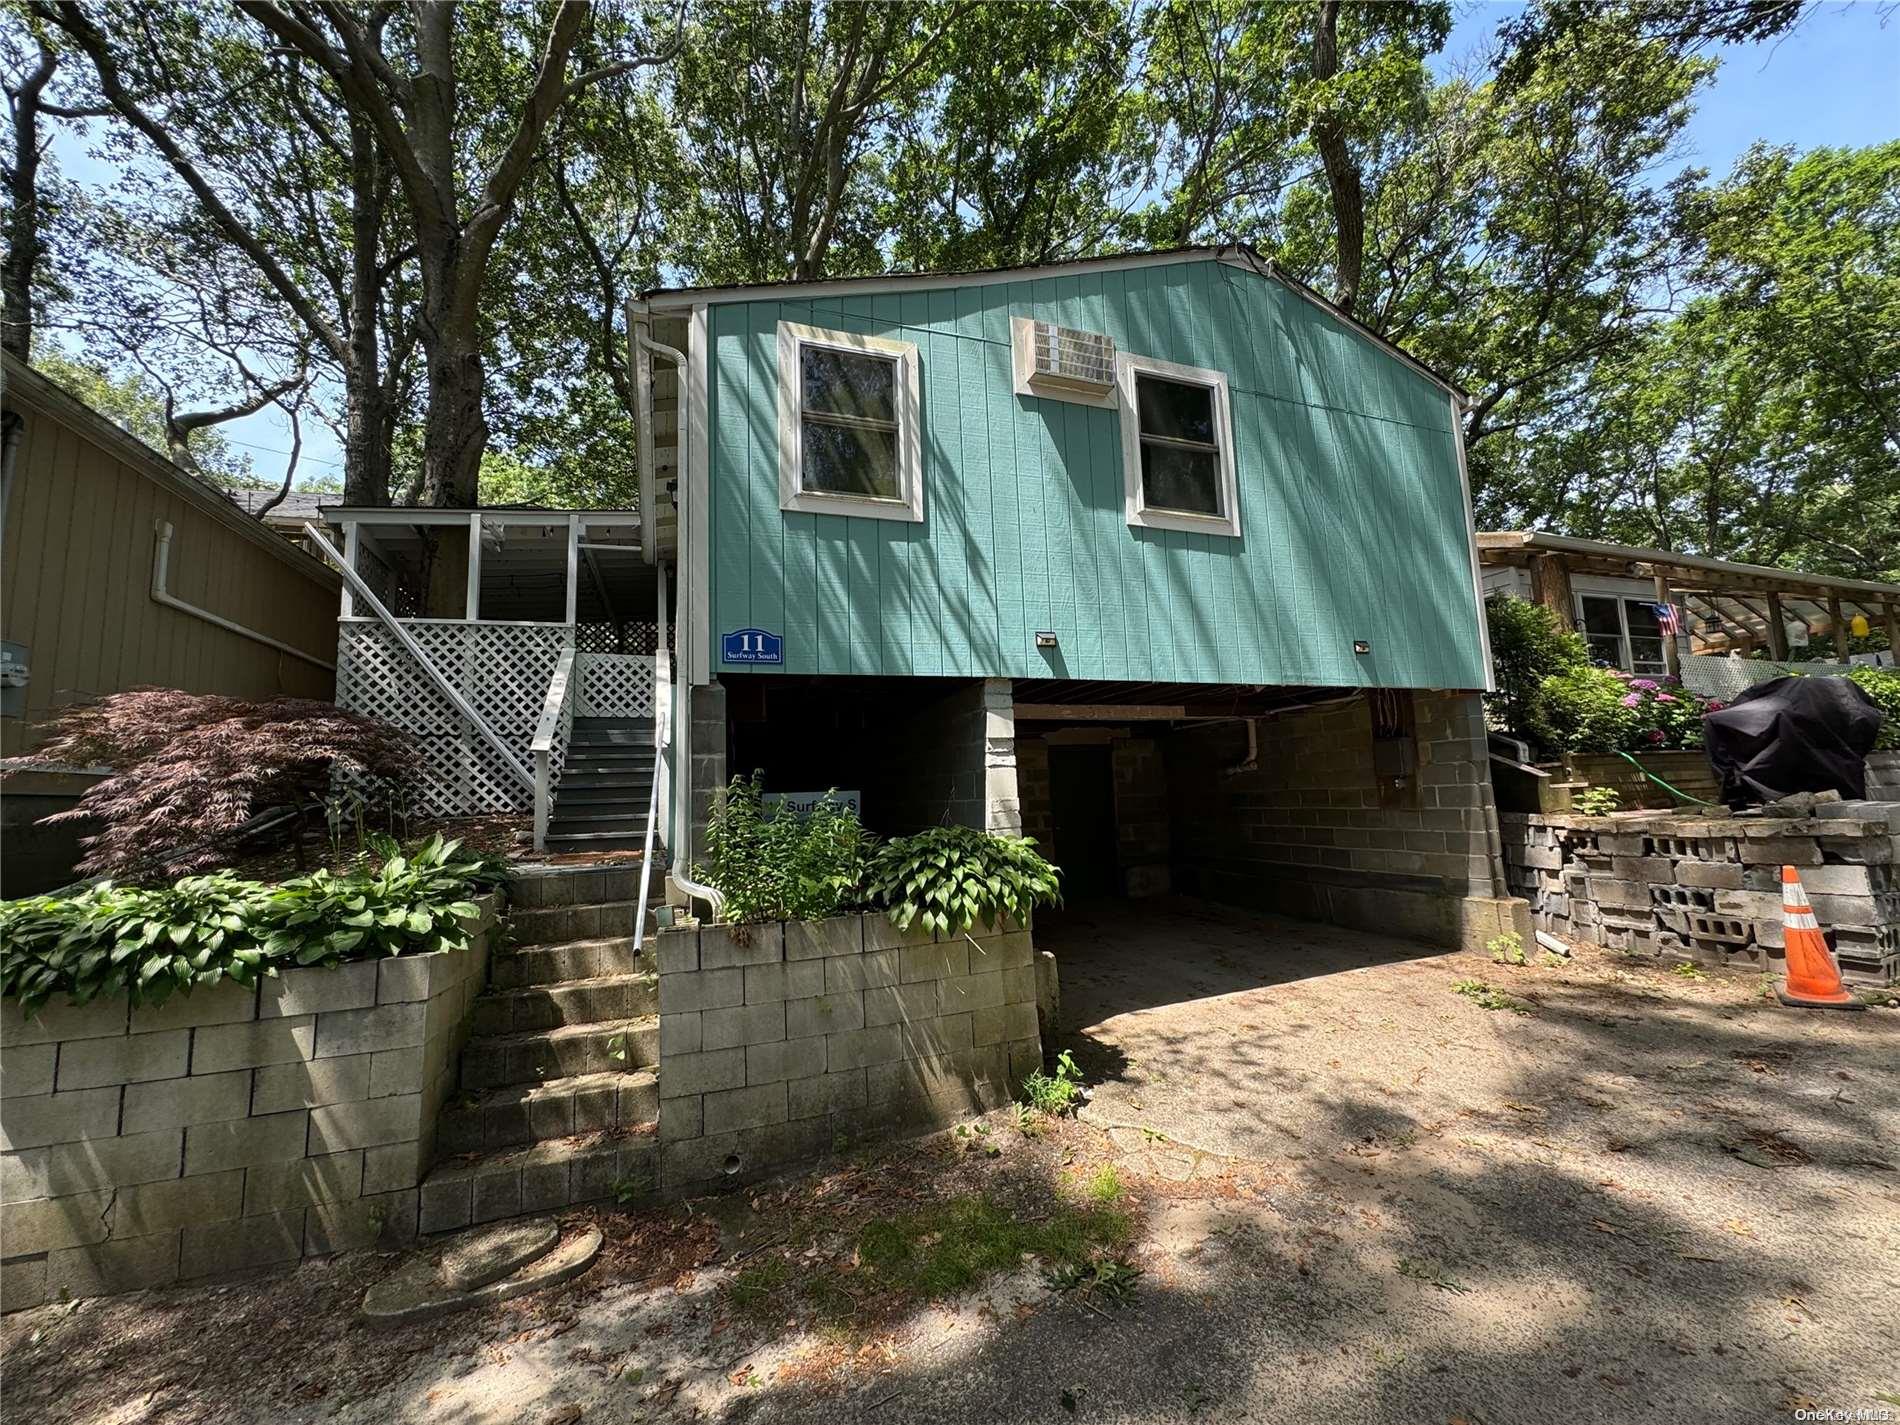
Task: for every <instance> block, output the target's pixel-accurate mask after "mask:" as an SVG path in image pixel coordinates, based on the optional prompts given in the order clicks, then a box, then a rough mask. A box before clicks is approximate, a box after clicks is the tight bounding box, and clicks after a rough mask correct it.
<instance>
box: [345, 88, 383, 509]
mask: <svg viewBox="0 0 1900 1425" xmlns="http://www.w3.org/2000/svg"><path fill="white" fill-rule="evenodd" d="M386 192H387V190H386V189H385V188H384V186H383V174H382V164H381V161H380V159H379V157H378V155H377V151H376V132H375V130H374V129H373V128H372V127H371V126H370V123H369V121H368V120H367V119H365V118H363V116H362V115H360V114H358V113H356V112H355V111H354V110H352V111H351V113H350V242H351V253H350V301H349V313H348V320H349V328H350V330H349V359H348V361H347V362H346V363H345V365H344V376H343V384H344V402H345V405H346V407H347V421H348V427H347V437H346V440H345V444H344V453H343V503H344V504H346V505H386V504H388V503H389V437H390V429H389V427H390V420H389V415H390V412H389V409H388V408H389V404H390V400H389V393H388V391H386V390H385V389H384V386H383V371H382V350H381V348H380V347H379V346H378V345H377V342H378V340H379V339H380V335H381V333H380V328H381V322H380V321H379V320H378V318H379V316H380V315H381V308H380V303H381V300H382V288H383V280H384V278H383V271H382V267H381V257H382V236H383V207H384V198H385V197H386Z"/></svg>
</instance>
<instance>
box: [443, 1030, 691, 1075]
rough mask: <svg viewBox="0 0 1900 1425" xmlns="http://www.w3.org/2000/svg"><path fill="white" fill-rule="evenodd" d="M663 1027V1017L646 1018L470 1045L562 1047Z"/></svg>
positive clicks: (489, 1037) (494, 1037) (488, 1038)
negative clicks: (562, 1044) (605, 1035)
mask: <svg viewBox="0 0 1900 1425" xmlns="http://www.w3.org/2000/svg"><path fill="white" fill-rule="evenodd" d="M659 1024H660V1017H659V1015H657V1014H642V1015H636V1016H635V1017H634V1018H632V1019H604V1020H601V1021H600V1022H599V1023H598V1024H563V1025H560V1026H558V1027H557V1028H554V1029H527V1030H522V1031H520V1032H518V1033H514V1034H484V1035H481V1036H479V1037H477V1038H472V1039H470V1040H469V1041H468V1042H469V1044H470V1045H471V1046H474V1045H478V1044H479V1045H482V1046H484V1047H492V1048H514V1047H517V1046H521V1045H528V1044H540V1043H558V1042H559V1041H561V1040H563V1039H588V1038H592V1037H594V1036H595V1035H598V1034H601V1033H603V1032H605V1031H609V1030H612V1031H616V1032H618V1031H620V1030H628V1031H632V1030H640V1029H657V1028H659ZM464 1052H466V1051H464ZM544 1082H545V1081H544Z"/></svg>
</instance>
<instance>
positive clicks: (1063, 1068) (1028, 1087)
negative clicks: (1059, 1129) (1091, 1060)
mask: <svg viewBox="0 0 1900 1425" xmlns="http://www.w3.org/2000/svg"><path fill="white" fill-rule="evenodd" d="M1081 1097H1082V1068H1081V1066H1080V1065H1079V1064H1077V1063H1076V1062H1075V1055H1074V1054H1072V1053H1070V1052H1069V1051H1068V1050H1067V1049H1064V1050H1063V1051H1062V1052H1061V1053H1060V1054H1058V1055H1056V1071H1055V1072H1054V1073H1053V1074H1046V1073H1044V1072H1043V1071H1042V1069H1041V1068H1040V1067H1037V1068H1035V1069H1032V1070H1030V1073H1029V1077H1028V1078H1026V1079H1024V1080H1023V1103H1024V1104H1025V1105H1026V1106H1027V1107H1029V1108H1032V1109H1034V1110H1035V1111H1036V1112H1038V1113H1046V1114H1048V1115H1049V1116H1050V1117H1051V1118H1060V1117H1061V1116H1062V1115H1063V1114H1065V1113H1067V1112H1069V1111H1070V1110H1071V1109H1073V1108H1074V1107H1075V1105H1076V1100H1078V1099H1079V1098H1081Z"/></svg>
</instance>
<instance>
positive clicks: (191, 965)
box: [0, 872, 269, 1014]
mask: <svg viewBox="0 0 1900 1425" xmlns="http://www.w3.org/2000/svg"><path fill="white" fill-rule="evenodd" d="M268 891H269V888H268V887H266V886H262V885H259V884H258V883H257V882H255V881H242V880H239V879H238V878H237V877H235V876H232V875H229V874H227V873H224V872H220V873H218V874H216V875H211V876H187V877H185V878H184V879H183V880H181V881H178V882H176V883H175V884H173V885H170V886H158V887H144V886H119V885H114V884H113V883H112V882H111V881H105V882H102V883H100V884H99V885H96V886H92V887H90V888H89V889H87V890H85V891H82V892H81V893H79V894H78V895H76V896H71V897H57V896H32V897H29V898H27V899H25V900H16V901H4V902H0V993H4V994H5V995H6V996H7V997H8V998H15V999H18V1000H19V1001H20V1002H21V1004H22V1005H23V1006H24V1007H25V1009H26V1010H27V1012H28V1013H29V1014H30V1013H32V1012H33V1011H34V1010H36V1009H37V1008H38V1007H39V1006H40V1005H41V1004H42V1003H44V1002H45V1001H46V999H47V998H48V997H49V996H51V995H53V994H54V993H56V992H58V991H61V990H64V991H66V992H67V993H68V994H70V995H71V997H72V999H73V1000H74V1002H75V1003H79V1004H84V1003H85V1002H86V1001H88V1000H90V999H92V998H93V997H95V996H96V995H99V994H101V993H108V992H112V991H115V990H123V991H124V992H125V993H127V994H129V995H130V996H131V999H132V1002H133V1003H134V1004H159V1003H162V1002H163V1001H164V1000H166V999H167V998H169V997H170V996H171V994H172V993H173V992H174V991H176V990H181V989H190V988H192V987H193V986H195V985H209V984H215V983H216V982H217V981H219V980H221V979H225V978H230V979H234V980H236V981H238V982H239V983H240V984H246V985H248V984H251V983H254V982H255V980H256V977H257V973H258V970H259V969H260V967H261V966H262V965H263V963H264V960H265V958H266V953H265V951H264V950H263V949H262V948H260V946H259V945H258V939H257V925H256V917H257V914H258V911H259V909H260V908H261V907H262V905H263V902H264V899H265V896H266V895H267V893H268Z"/></svg>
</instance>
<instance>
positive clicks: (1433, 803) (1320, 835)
mask: <svg viewBox="0 0 1900 1425" xmlns="http://www.w3.org/2000/svg"><path fill="white" fill-rule="evenodd" d="M1412 697H1413V707H1412V713H1413V726H1414V731H1415V747H1416V752H1417V769H1416V772H1415V773H1414V774H1413V775H1412V776H1411V777H1410V778H1409V779H1407V785H1405V786H1403V787H1399V788H1394V787H1392V786H1389V785H1388V786H1381V783H1380V779H1379V777H1378V776H1377V774H1376V773H1375V772H1374V769H1373V737H1372V720H1371V712H1370V708H1369V706H1368V704H1367V702H1366V701H1365V699H1363V698H1354V699H1352V700H1350V701H1345V702H1338V703H1332V704H1328V705H1324V706H1320V707H1315V708H1311V709H1308V710H1305V711H1301V712H1294V713H1288V714H1285V715H1282V716H1280V717H1276V718H1270V719H1263V720H1262V721H1261V722H1260V723H1259V724H1258V748H1257V755H1256V757H1255V765H1254V766H1252V767H1251V768H1249V767H1246V766H1244V765H1243V764H1244V761H1245V759H1246V756H1247V737H1246V729H1245V726H1244V725H1243V724H1239V723H1225V724H1219V725H1216V726H1211V727H1207V728H1202V729H1190V730H1187V731H1183V732H1179V733H1176V734H1173V735H1172V736H1170V737H1169V738H1168V739H1167V740H1166V743H1165V750H1166V756H1167V779H1168V786H1169V794H1170V797H1171V799H1172V817H1171V820H1172V824H1173V832H1174V848H1173V859H1174V865H1175V869H1176V883H1177V888H1179V889H1183V890H1187V891H1190V892H1194V893H1198V894H1202V895H1207V896H1210V897H1213V898H1215V899H1219V900H1229V901H1233V902H1235V903H1238V904H1245V905H1255V906H1260V907H1262V908H1265V909H1270V910H1277V911H1280V912H1282V913H1284V914H1291V915H1298V916H1304V917H1308V918H1311V919H1317V920H1325V921H1331V922H1334V923H1337V924H1343V925H1350V926H1355V927H1357V928H1360V929H1366V930H1376V931H1384V932H1387V933H1390V934H1395V935H1402V936H1407V937H1410V938H1414V939H1420V940H1424V941H1428V942H1430V943H1434V944H1446V943H1450V944H1456V945H1460V946H1464V947H1466V948H1481V947H1482V946H1483V944H1484V943H1485V941H1486V940H1488V939H1489V938H1491V937H1492V936H1495V935H1497V934H1499V933H1501V932H1503V931H1507V930H1516V931H1518V932H1519V933H1520V934H1526V933H1527V932H1528V921H1527V919H1526V917H1525V914H1524V908H1523V906H1522V905H1521V904H1519V903H1517V902H1515V901H1514V900H1512V899H1511V898H1508V897H1505V896H1502V895H1500V883H1501V881H1502V871H1501V867H1500V865H1499V860H1498V850H1499V843H1498V839H1497V834H1498V833H1497V828H1498V821H1497V808H1496V803H1495V802H1494V801H1493V800H1492V795H1491V776H1490V757H1489V751H1488V748H1487V746H1486V733H1485V724H1484V710H1483V706H1482V704H1481V702H1480V700H1479V697H1478V695H1477V694H1475V693H1455V692H1454V693H1440V692H1418V693H1414V694H1413V695H1412ZM1395 793H1399V794H1398V795H1395Z"/></svg>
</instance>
